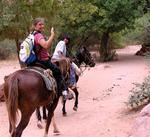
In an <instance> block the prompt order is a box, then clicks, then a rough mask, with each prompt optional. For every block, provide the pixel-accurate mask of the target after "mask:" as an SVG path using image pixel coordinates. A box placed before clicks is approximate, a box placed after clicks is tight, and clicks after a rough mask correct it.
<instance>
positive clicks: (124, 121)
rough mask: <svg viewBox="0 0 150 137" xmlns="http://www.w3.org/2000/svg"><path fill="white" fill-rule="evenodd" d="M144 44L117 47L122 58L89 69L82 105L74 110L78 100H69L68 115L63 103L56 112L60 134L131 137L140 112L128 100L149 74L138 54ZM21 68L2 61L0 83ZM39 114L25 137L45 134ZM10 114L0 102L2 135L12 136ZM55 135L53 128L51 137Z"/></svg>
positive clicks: (83, 78)
mask: <svg viewBox="0 0 150 137" xmlns="http://www.w3.org/2000/svg"><path fill="white" fill-rule="evenodd" d="M139 48H140V46H128V47H126V48H124V49H119V50H117V53H118V55H119V60H118V61H114V62H109V63H98V64H97V65H96V67H94V68H92V69H86V70H85V71H84V74H83V75H82V76H81V77H80V79H79V82H78V87H79V92H80V95H79V108H78V111H77V112H75V111H73V110H72V107H73V103H74V100H72V101H68V102H67V117H63V116H62V112H61V108H62V104H61V103H59V104H58V106H57V108H56V111H55V116H56V121H57V125H58V127H59V130H60V131H61V134H60V135H59V136H60V137H127V136H128V132H129V131H130V128H131V126H132V124H133V122H134V120H135V118H136V117H137V114H138V112H129V111H128V109H127V106H126V104H125V102H127V98H128V96H129V94H130V93H129V91H130V90H131V89H132V87H134V85H133V83H135V82H142V81H143V79H144V77H145V76H146V75H147V74H148V71H149V69H148V66H147V65H146V64H147V63H145V59H144V58H143V57H139V56H135V55H134V53H135V52H136V51H137V50H138V49H139ZM17 69H19V65H18V63H17V61H7V62H6V61H5V62H0V83H2V82H3V77H4V75H7V74H9V73H11V72H13V71H15V70H17ZM36 122H37V120H36V117H35V114H33V115H32V117H31V120H30V123H29V125H28V127H27V128H26V129H25V130H24V132H23V135H22V137H43V135H44V129H38V128H37V126H36ZM8 136H9V133H8V117H7V112H6V107H5V103H0V137H8ZM54 136H56V135H55V134H53V128H52V126H51V127H50V131H49V137H54Z"/></svg>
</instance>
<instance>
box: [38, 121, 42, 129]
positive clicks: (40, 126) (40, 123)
mask: <svg viewBox="0 0 150 137" xmlns="http://www.w3.org/2000/svg"><path fill="white" fill-rule="evenodd" d="M37 127H38V128H39V129H42V128H43V126H42V122H41V121H38V123H37Z"/></svg>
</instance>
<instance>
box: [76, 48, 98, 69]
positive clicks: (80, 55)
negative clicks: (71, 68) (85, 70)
mask: <svg viewBox="0 0 150 137" xmlns="http://www.w3.org/2000/svg"><path fill="white" fill-rule="evenodd" d="M76 58H77V59H78V62H79V64H80V65H81V64H82V63H85V64H86V65H89V66H90V67H94V66H95V62H94V60H93V58H92V56H91V53H90V52H89V51H88V50H87V49H86V48H85V47H81V48H80V49H79V50H78V51H77V53H76Z"/></svg>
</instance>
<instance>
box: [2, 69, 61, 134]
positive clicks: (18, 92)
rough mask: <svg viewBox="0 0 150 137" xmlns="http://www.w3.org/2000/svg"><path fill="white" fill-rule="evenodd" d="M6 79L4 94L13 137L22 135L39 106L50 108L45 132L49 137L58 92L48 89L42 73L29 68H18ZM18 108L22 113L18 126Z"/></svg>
mask: <svg viewBox="0 0 150 137" xmlns="http://www.w3.org/2000/svg"><path fill="white" fill-rule="evenodd" d="M4 80H5V82H4V96H5V100H6V106H7V111H8V117H9V124H10V125H9V132H10V134H11V137H21V135H22V132H23V130H24V129H25V128H26V126H27V125H28V123H29V120H30V117H31V115H32V113H33V112H34V111H35V109H36V108H37V107H39V106H46V108H47V110H48V116H47V123H46V127H45V134H44V137H47V136H48V130H49V126H50V123H51V118H52V117H53V112H54V110H55V108H56V106H57V103H58V100H59V95H58V94H57V92H56V91H55V90H51V91H50V90H47V88H46V85H45V82H44V80H43V78H42V77H41V75H40V74H38V73H36V72H34V71H29V70H28V69H22V70H18V71H16V72H14V73H12V74H10V75H9V76H6V77H5V78H4ZM18 109H19V110H20V113H21V120H20V122H19V124H18V125H17V127H16V120H17V110H18Z"/></svg>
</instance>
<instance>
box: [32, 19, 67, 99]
mask: <svg viewBox="0 0 150 137" xmlns="http://www.w3.org/2000/svg"><path fill="white" fill-rule="evenodd" d="M33 30H34V31H36V33H35V35H34V39H35V49H36V54H37V62H39V63H41V64H42V65H44V66H45V67H46V68H49V69H51V70H52V72H53V76H54V78H55V79H56V82H57V89H58V94H59V95H63V97H64V99H67V87H66V85H65V82H64V80H63V76H62V74H61V71H60V69H59V68H58V67H57V66H56V65H54V64H52V63H51V60H50V57H49V53H48V49H49V48H51V45H52V42H53V39H54V35H55V33H54V29H53V27H52V28H51V35H50V36H49V38H48V40H46V37H45V36H44V34H43V32H44V19H43V18H36V19H35V20H34V21H33Z"/></svg>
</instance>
